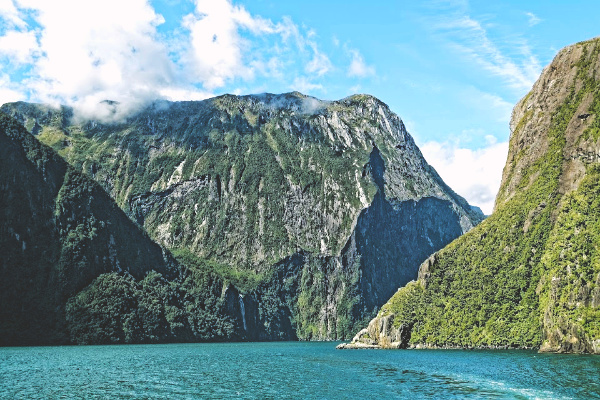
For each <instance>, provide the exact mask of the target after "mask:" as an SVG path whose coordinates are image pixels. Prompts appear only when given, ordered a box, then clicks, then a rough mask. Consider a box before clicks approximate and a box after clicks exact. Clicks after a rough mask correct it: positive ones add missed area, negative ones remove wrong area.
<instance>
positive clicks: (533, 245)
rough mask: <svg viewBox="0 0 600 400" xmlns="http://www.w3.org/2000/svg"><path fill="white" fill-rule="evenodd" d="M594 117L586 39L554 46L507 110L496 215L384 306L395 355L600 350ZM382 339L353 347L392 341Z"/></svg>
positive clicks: (599, 84)
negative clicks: (409, 350) (396, 332)
mask: <svg viewBox="0 0 600 400" xmlns="http://www.w3.org/2000/svg"><path fill="white" fill-rule="evenodd" d="M599 112H600V39H593V40H589V41H586V42H581V43H577V44H574V45H572V46H568V47H566V48H564V49H562V50H561V51H560V52H559V53H558V54H557V56H556V57H555V58H554V60H553V61H552V63H551V64H550V65H549V66H547V67H546V68H545V69H544V71H543V72H542V74H541V76H540V78H539V79H538V80H537V82H536V83H535V84H534V86H533V88H532V90H531V91H530V92H529V94H527V96H525V97H524V98H523V99H522V100H521V101H519V103H517V105H516V106H515V108H514V110H513V114H512V120H511V123H510V130H511V136H510V146H509V153H508V158H507V162H506V166H505V167H504V172H503V177H502V185H501V187H500V190H499V193H498V196H497V198H496V205H495V210H494V213H493V214H492V215H491V216H490V217H488V218H487V219H486V220H485V221H484V222H483V223H481V224H480V225H479V226H477V227H476V228H474V229H473V230H471V231H470V232H469V233H467V234H466V235H464V236H462V237H460V238H459V239H457V240H456V241H454V242H452V243H451V244H450V245H448V246H447V247H445V248H444V249H442V250H440V251H439V252H437V253H436V254H434V255H433V256H432V257H430V258H428V259H427V260H426V261H425V262H424V263H423V264H422V265H421V267H420V271H419V276H418V279H417V281H415V282H411V283H409V284H407V285H406V286H404V287H402V288H401V289H400V290H398V292H397V293H395V294H394V296H393V297H392V298H391V299H390V300H389V301H388V302H387V303H386V304H385V305H384V306H383V307H382V308H381V310H380V313H379V316H378V321H379V320H382V319H383V318H384V317H387V318H391V319H392V320H393V323H392V324H391V325H392V326H393V327H395V329H401V328H402V329H403V331H402V332H403V333H404V334H405V333H406V330H408V331H409V332H410V333H409V334H408V335H404V336H403V337H406V336H408V337H409V338H408V339H407V340H403V341H402V342H401V346H403V347H485V348H499V347H501V348H537V349H540V350H541V351H551V352H577V353H595V354H598V353H600V263H599V262H598V260H599V259H600V258H599V257H600V251H599V247H598V243H600V185H599V182H600V119H598V113H599ZM390 316H391V317H390ZM374 325H376V326H379V325H377V324H375V323H374ZM382 332H384V331H383V330H382V329H379V330H373V331H372V332H371V330H370V331H368V332H363V334H362V335H359V336H358V337H357V338H356V340H355V342H356V344H357V345H358V346H360V345H369V346H381V347H386V345H387V343H391V342H394V341H393V340H391V338H390V337H389V334H388V333H382ZM385 332H388V331H385ZM389 332H392V331H389ZM350 347H352V346H350Z"/></svg>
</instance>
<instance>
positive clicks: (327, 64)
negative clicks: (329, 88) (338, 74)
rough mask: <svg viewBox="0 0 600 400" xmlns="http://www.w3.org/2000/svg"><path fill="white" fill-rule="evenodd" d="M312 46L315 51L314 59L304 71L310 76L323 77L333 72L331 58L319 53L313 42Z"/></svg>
mask: <svg viewBox="0 0 600 400" xmlns="http://www.w3.org/2000/svg"><path fill="white" fill-rule="evenodd" d="M310 46H311V48H312V51H313V58H312V60H310V62H309V63H308V64H306V67H305V68H304V70H305V71H306V72H307V73H309V74H316V75H317V76H323V75H325V74H326V73H328V72H329V71H330V70H331V68H332V65H331V61H329V57H327V56H326V55H325V54H323V53H321V52H320V51H319V49H318V48H317V45H316V44H315V43H314V42H312V43H311V44H310Z"/></svg>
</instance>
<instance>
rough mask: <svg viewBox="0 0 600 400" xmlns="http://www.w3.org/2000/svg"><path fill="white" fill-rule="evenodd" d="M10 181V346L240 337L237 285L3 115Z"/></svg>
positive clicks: (4, 226)
mask: <svg viewBox="0 0 600 400" xmlns="http://www.w3.org/2000/svg"><path fill="white" fill-rule="evenodd" d="M0 188H1V190H0V252H1V253H2V257H0V304H1V305H2V306H1V307H0V346H1V345H23V344H27V345H33V344H58V343H115V342H117V343H118V342H130V343H131V342H133V343H135V342H147V341H173V340H179V341H183V340H185V341H190V340H194V341H197V340H210V339H213V340H214V339H219V338H221V339H227V338H237V337H239V336H236V333H235V331H236V329H240V328H239V326H240V325H241V319H239V306H237V302H236V301H235V300H236V299H235V297H236V296H237V292H235V291H234V290H226V289H227V287H226V286H225V287H224V283H223V282H222V281H221V280H220V279H219V278H218V277H216V276H214V274H211V273H206V272H205V271H202V270H201V269H200V268H199V267H198V266H195V267H194V266H191V269H190V268H184V267H182V266H181V265H179V264H178V263H177V262H176V261H175V259H174V258H173V257H172V256H171V255H170V254H169V253H168V252H166V251H165V250H164V249H162V248H161V247H160V246H159V245H157V244H156V243H154V242H152V241H151V240H150V238H149V237H148V236H147V235H146V233H145V232H143V231H142V230H141V229H140V228H139V227H138V226H136V225H135V223H133V222H132V221H131V220H130V219H129V218H128V217H127V216H126V215H125V214H124V213H123V211H122V210H121V209H120V208H119V207H118V206H117V205H116V204H115V202H114V201H113V200H112V199H111V198H110V196H109V195H108V194H107V193H106V192H104V190H103V189H102V188H101V187H100V186H99V185H98V184H97V183H96V182H94V181H93V180H92V179H90V178H88V177H86V176H84V175H82V174H81V173H80V172H77V171H75V169H73V168H72V167H71V166H69V165H68V164H67V162H66V161H64V160H63V159H62V158H61V157H60V156H58V155H57V154H56V153H55V152H54V151H53V150H51V149H50V148H48V147H46V146H44V145H42V144H41V143H39V142H38V141H37V140H36V139H35V138H34V137H33V136H31V135H30V134H29V133H28V132H27V131H26V130H25V129H24V128H23V127H22V125H20V124H19V123H18V122H17V121H15V120H13V119H12V118H10V117H8V116H7V115H5V114H3V113H0ZM224 291H225V292H228V293H222V292H224ZM232 296H233V299H227V297H230V298H231V297H232ZM198 308H202V309H205V308H208V309H209V311H208V312H204V311H202V310H198ZM231 315H233V316H234V317H231ZM236 316H237V317H236ZM238 320H239V321H238ZM198 326H201V328H198Z"/></svg>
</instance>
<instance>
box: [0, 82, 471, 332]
mask: <svg viewBox="0 0 600 400" xmlns="http://www.w3.org/2000/svg"><path fill="white" fill-rule="evenodd" d="M104 106H106V107H108V108H109V109H112V108H114V107H119V104H118V103H115V102H107V103H104ZM2 110H3V111H4V112H6V113H7V114H9V115H11V116H13V117H14V118H16V119H17V120H18V121H20V122H21V123H22V124H23V125H24V126H25V127H26V128H27V129H28V130H29V131H30V132H31V133H33V134H34V135H36V137H37V138H38V139H39V140H41V141H42V142H44V143H46V144H48V145H50V146H52V147H53V148H54V149H55V150H56V151H58V153H59V154H60V155H62V156H63V157H65V158H66V160H67V161H68V162H69V163H70V164H72V165H73V166H74V167H75V168H76V169H77V170H79V171H81V172H83V173H85V174H88V175H89V176H91V177H93V178H94V179H95V180H96V181H97V182H98V183H100V184H101V185H102V186H103V187H104V188H105V189H106V191H107V192H108V193H110V194H111V196H112V197H113V198H114V199H115V200H116V202H117V204H118V205H119V206H120V207H121V208H122V209H123V210H124V211H125V212H126V213H127V214H128V215H129V216H130V217H131V218H132V219H133V220H135V221H137V223H138V224H139V225H140V226H143V227H144V229H145V230H146V231H147V232H148V234H149V235H150V237H151V238H152V239H153V240H155V241H157V242H158V243H160V244H161V245H163V246H165V247H167V248H169V249H171V250H173V251H175V252H178V254H179V253H183V254H186V256H187V257H190V258H193V257H195V258H196V259H197V260H205V261H206V262H208V263H209V264H210V265H213V266H214V268H215V270H216V271H219V273H220V274H221V276H222V277H224V279H225V280H227V281H229V282H232V284H233V285H234V286H235V287H236V290H239V291H240V293H241V295H242V297H241V298H240V299H241V300H240V307H242V308H243V309H244V313H245V314H244V321H242V322H244V323H245V326H246V329H245V335H246V336H245V337H247V338H249V339H271V340H272V339H296V338H300V339H335V338H344V337H348V335H350V334H351V333H352V331H353V330H354V327H355V325H356V324H357V323H359V322H361V321H364V320H365V319H367V320H368V318H371V317H372V316H373V315H374V314H373V313H374V312H375V311H376V310H377V309H378V308H379V307H380V306H381V305H382V304H384V302H385V301H386V300H387V299H388V298H389V297H390V296H391V295H392V294H393V293H394V291H395V290H396V288H397V285H398V284H399V283H400V284H402V283H406V282H409V281H410V280H412V279H415V277H416V274H417V268H418V265H419V264H420V263H421V262H422V261H423V260H425V259H426V258H427V257H428V256H429V255H430V254H431V253H433V252H434V251H436V250H439V249H440V248H442V247H443V246H445V245H446V244H447V243H449V242H450V241H452V240H453V239H455V238H456V237H458V236H460V235H461V234H463V233H464V232H466V231H468V230H469V229H471V228H472V227H473V226H475V225H476V224H477V223H479V222H480V221H481V220H482V219H483V214H482V213H481V212H480V210H478V209H475V208H471V207H470V206H469V204H467V202H466V201H465V200H464V199H463V198H461V197H460V196H458V195H457V194H456V193H454V192H453V191H452V190H451V189H450V188H448V186H446V185H445V184H444V182H443V181H442V179H441V178H440V177H439V176H438V174H437V173H436V172H435V170H434V169H433V168H432V167H430V166H429V165H428V164H427V162H426V161H425V160H424V158H423V156H422V155H421V153H420V151H419V149H418V148H417V146H416V145H415V143H414V141H413V139H412V138H411V136H410V135H409V134H408V133H407V131H406V129H405V127H404V125H403V123H402V121H401V120H400V118H398V116H397V115H395V114H394V113H392V112H391V111H390V110H389V108H388V107H387V106H386V105H385V104H384V103H382V102H381V101H379V100H377V99H376V98H373V97H371V96H366V95H356V96H351V97H348V98H346V99H343V100H340V101H321V100H317V99H315V98H312V97H308V96H305V95H302V94H300V93H297V92H295V93H288V94H283V95H271V94H263V95H252V96H240V97H238V96H233V95H225V96H221V97H217V98H213V99H209V100H205V101H199V102H176V103H170V102H163V101H160V102H155V103H153V104H152V105H150V106H149V107H148V108H146V109H143V110H141V111H139V112H137V113H135V114H134V115H132V116H130V117H129V118H127V119H125V120H122V121H107V120H100V119H97V120H90V119H86V118H83V117H81V116H79V115H78V114H77V113H76V112H75V111H74V110H72V109H70V108H68V107H60V108H51V107H48V106H44V105H38V104H27V103H13V104H7V105H4V106H3V107H2ZM109 111H110V110H109ZM203 262H204V261H203Z"/></svg>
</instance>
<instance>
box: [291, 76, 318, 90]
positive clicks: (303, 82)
mask: <svg viewBox="0 0 600 400" xmlns="http://www.w3.org/2000/svg"><path fill="white" fill-rule="evenodd" d="M290 89H292V90H297V91H299V92H301V93H304V94H309V93H312V92H314V91H315V90H321V91H322V90H323V85H321V84H318V83H313V82H311V81H310V80H309V79H308V78H306V77H304V76H300V77H297V78H296V79H294V82H293V83H292V85H291V86H290Z"/></svg>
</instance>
